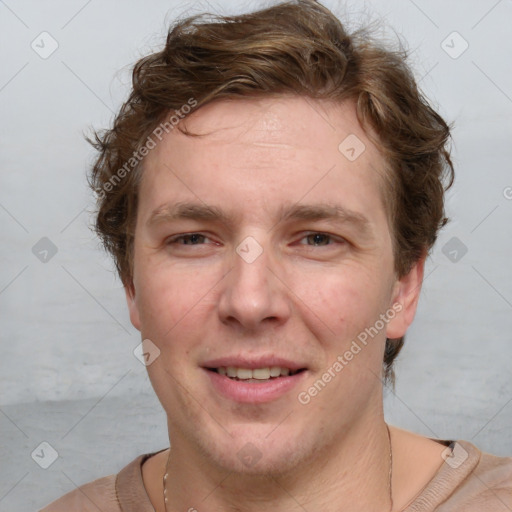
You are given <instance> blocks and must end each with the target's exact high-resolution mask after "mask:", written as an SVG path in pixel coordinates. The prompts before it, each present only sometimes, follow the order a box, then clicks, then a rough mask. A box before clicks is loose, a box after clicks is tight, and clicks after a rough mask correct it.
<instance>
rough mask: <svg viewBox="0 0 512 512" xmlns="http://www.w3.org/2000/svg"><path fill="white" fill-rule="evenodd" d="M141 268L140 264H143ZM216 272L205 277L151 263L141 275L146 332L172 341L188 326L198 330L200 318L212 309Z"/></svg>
mask: <svg viewBox="0 0 512 512" xmlns="http://www.w3.org/2000/svg"><path fill="white" fill-rule="evenodd" d="M139 268H140V267H139ZM212 274H213V273H209V274H207V275H205V273H204V272H203V273H201V276H199V275H198V273H197V272H195V271H193V270H191V269H186V270H184V269H181V270H180V269H178V268H167V269H164V268H162V267H160V268H159V269H156V268H155V267H153V266H152V265H151V263H148V264H147V266H146V267H145V268H142V269H141V272H140V274H139V286H138V289H137V296H138V305H139V311H140V318H141V325H142V334H143V336H145V337H148V338H150V339H151V338H155V340H161V342H163V341H164V340H167V339H169V340H171V339H173V337H174V336H176V335H177V333H178V332H181V331H183V329H185V328H186V326H187V325H188V326H191V328H193V330H194V329H195V330H197V328H198V325H201V324H200V323H199V324H198V317H201V316H204V315H205V314H206V311H207V310H208V311H209V310H211V308H212V307H213V304H214V303H213V301H212V300H211V299H210V296H211V295H212V294H214V287H215V283H216V282H217V281H218V279H216V278H215V275H212Z"/></svg>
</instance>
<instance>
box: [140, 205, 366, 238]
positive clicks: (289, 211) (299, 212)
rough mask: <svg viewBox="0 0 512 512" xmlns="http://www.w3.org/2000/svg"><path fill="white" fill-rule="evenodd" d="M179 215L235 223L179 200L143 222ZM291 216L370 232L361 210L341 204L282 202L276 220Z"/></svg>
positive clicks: (214, 210)
mask: <svg viewBox="0 0 512 512" xmlns="http://www.w3.org/2000/svg"><path fill="white" fill-rule="evenodd" d="M182 219H189V220H202V221H210V222H219V223H223V224H226V225H228V226H231V225H233V223H234V222H233V221H234V219H233V217H232V216H230V215H228V214H227V213H225V212H224V211H223V210H222V209H221V208H218V207H216V206H209V205H206V204H201V203H194V202H180V203H174V204H168V205H163V206H160V207H158V208H156V209H155V210H154V211H153V212H152V213H151V215H150V216H149V218H148V220H147V222H146V225H147V226H153V225H155V224H160V223H164V222H170V221H173V220H182ZM293 220H309V221H320V220H327V221H334V222H340V223H343V224H352V225H353V226H354V227H356V228H357V229H358V230H359V231H360V232H361V234H363V235H364V236H370V235H371V234H372V229H371V222H370V221H369V219H368V218H367V217H365V216H364V215H363V214H362V213H359V212H355V211H352V210H349V209H347V208H344V207H342V206H341V205H334V204H323V203H322V204H302V205H293V206H283V207H282V208H281V209H280V210H279V212H278V216H277V221H276V224H277V223H279V222H286V221H288V222H289V221H293Z"/></svg>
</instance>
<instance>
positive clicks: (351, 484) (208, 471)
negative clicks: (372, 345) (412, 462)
mask: <svg viewBox="0 0 512 512" xmlns="http://www.w3.org/2000/svg"><path fill="white" fill-rule="evenodd" d="M361 423H362V424H361ZM173 439H176V436H174V437H173ZM183 448H185V449H183ZM389 472H390V445H389V437H388V431H387V427H386V424H385V422H384V419H383V416H382V415H380V416H379V417H378V418H375V417H373V418H371V420H369V421H362V422H360V423H358V424H357V425H352V426H351V427H350V428H349V429H348V430H346V431H344V432H343V433H342V434H340V437H339V438H334V439H332V440H331V442H330V443H328V444H326V445H325V446H324V448H323V449H322V450H319V451H317V452H316V453H314V454H313V455H312V456H311V457H310V458H309V460H304V461H303V462H302V463H301V464H300V465H298V466H297V467H296V468H294V469H293V470H292V471H288V472H286V473H281V474H272V475H270V474H269V473H266V474H264V475H252V474H240V473H235V472H230V471H229V470H226V469H224V468H221V467H219V466H218V465H215V464H212V463H211V462H209V461H205V458H204V456H202V455H201V454H198V453H195V451H194V450H193V449H191V447H190V446H187V441H186V440H185V439H180V440H179V441H178V440H175V441H174V442H173V447H172V449H171V453H170V456H169V460H168V465H167V473H168V478H167V482H166V489H167V496H168V497H169V501H168V504H167V511H168V512H175V511H178V510H180V511H181V510H189V509H192V510H193V509H196V510H197V511H198V512H202V511H204V510H208V511H217V510H223V511H231V512H235V511H242V510H243V511H244V512H263V511H265V510H268V509H269V508H271V509H272V510H275V511H277V512H279V511H283V512H284V511H287V512H288V511H290V510H297V511H302V510H304V509H307V510H324V511H327V512H330V511H332V512H335V511H336V512H339V511H343V512H356V511H358V512H359V511H360V510H365V511H368V512H373V511H375V512H377V511H378V512H382V511H383V510H385V511H387V510H390V509H391V508H392V504H391V501H390V473H389Z"/></svg>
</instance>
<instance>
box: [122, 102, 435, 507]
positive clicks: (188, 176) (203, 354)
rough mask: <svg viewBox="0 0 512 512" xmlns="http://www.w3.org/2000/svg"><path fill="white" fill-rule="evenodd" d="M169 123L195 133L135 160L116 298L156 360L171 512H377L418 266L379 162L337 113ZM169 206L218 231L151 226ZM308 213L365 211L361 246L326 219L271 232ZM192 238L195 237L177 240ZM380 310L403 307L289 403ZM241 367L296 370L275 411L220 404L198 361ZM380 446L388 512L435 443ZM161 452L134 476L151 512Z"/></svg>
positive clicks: (343, 108) (283, 105) (411, 489)
mask: <svg viewBox="0 0 512 512" xmlns="http://www.w3.org/2000/svg"><path fill="white" fill-rule="evenodd" d="M182 123H184V125H185V126H186V128H187V130H190V131H192V132H194V133H201V134H203V136H201V137H187V136H185V135H183V134H182V133H181V132H180V131H179V130H177V129H175V130H173V131H171V132H170V133H169V134H168V135H166V136H165V138H164V139H163V140H162V142H161V143H159V144H158V145H157V147H156V148H155V149H154V150H152V151H151V152H150V153H149V154H148V156H147V157H146V158H145V161H144V173H143V179H142V183H141V188H140V199H139V201H140V202H139V208H138V212H137V222H136V228H135V242H134V275H133V284H132V285H131V286H127V287H126V296H127V302H128V306H129V310H130V318H131V321H132V324H133V325H134V326H135V327H136V328H137V329H139V330H140V331H141V335H142V339H150V340H151V341H152V343H154V345H156V346H157V347H158V349H159V350H160V355H159V356H158V357H157V358H156V359H155V361H154V362H153V363H152V364H151V365H149V366H148V367H147V369H148V373H149V377H150V380H151V382H152V385H153V387H154V389H155V392H156V394H157V396H158V398H159V400H160V402H161V403H162V406H163V408H164V410H165V411H166V413H167V418H168V431H169V438H170V440H171V444H172V453H171V456H170V460H169V467H168V471H169V480H168V495H169V496H171V497H172V499H170V501H169V504H168V509H169V510H173V511H174V510H176V511H177V510H189V509H190V508H191V507H195V508H196V509H197V510H198V511H199V512H200V511H202V510H208V511H209V512H210V511H221V510H223V511H237V510H244V511H248V512H256V511H263V510H268V509H269V508H270V507H271V508H272V509H273V510H276V511H281V510H282V511H287V512H289V511H295V510H297V511H298V510H303V508H302V507H305V508H306V509H307V510H326V511H339V510H344V511H356V510H357V511H360V510H366V511H379V512H382V511H383V510H389V507H390V502H389V488H388V474H389V442H388V436H387V431H386V426H385V423H384V417H383V397H382V381H381V380H380V375H381V367H382V359H383V351H384V346H385V340H386V337H390V338H398V337H400V336H402V335H403V334H404V333H405V332H406V330H407V328H408V327H409V325H410V323H411V322H412V320H413V318H414V314H415V311H416V307H417V302H418V298H419V293H420V289H421V281H422V277H423V267H424V258H423V259H421V260H420V261H418V262H417V264H416V265H414V266H413V268H412V269H411V271H410V273H409V274H408V275H406V276H404V277H402V278H401V279H398V278H397V276H396V275H395V272H394V261H393V254H392V240H391V234H390V226H389V224H388V220H387V215H386V210H385V207H384V204H383V200H382V197H383V194H382V183H383V179H382V174H383V172H384V170H383V169H384V161H383V158H382V156H381V155H380V153H379V151H378V150H377V148H376V147H375V146H374V145H373V144H372V143H371V142H370V140H369V139H368V137H367V136H366V134H365V132H364V131H363V129H362V128H361V126H360V125H359V123H358V121H357V118H356V114H355V107H354V105H353V104H352V103H350V102H345V103H342V104H338V105H334V104H330V103H326V102H320V101H312V100H309V99H304V98H300V97H274V98H265V99H261V100H255V99H244V100H241V99H240V100H236V101H217V102H214V103H211V104H209V105H206V106H204V107H202V108H200V109H198V110H197V111H196V112H194V113H192V114H190V115H189V116H188V117H187V118H186V119H185V120H184V121H182ZM350 134H355V135H356V136H357V137H358V138H359V139H360V141H362V142H363V143H364V145H365V148H366V149H365V150H364V151H363V152H362V154H361V155H360V156H359V157H358V158H357V159H356V160H355V161H349V160H348V159H347V158H346V157H345V156H344V155H343V154H342V153H341V152H340V151H339V150H338V146H339V145H340V143H341V142H342V141H343V140H344V139H345V138H346V137H347V136H348V135H350ZM178 202H197V203H200V204H203V205H208V206H213V207H218V208H221V209H222V210H224V211H225V212H226V214H229V215H231V216H232V222H231V223H226V222H220V221H212V220H192V219H179V220H170V219H164V218H162V216H160V217H161V218H160V221H159V222H154V223H153V224H151V223H150V222H149V221H150V219H151V218H152V216H153V214H154V212H155V211H162V207H163V206H164V205H175V204H176V203H178ZM319 203H322V204H325V203H329V204H336V205H339V206H342V207H344V208H345V209H350V210H352V211H353V212H356V213H358V214H361V215H364V216H365V217H366V219H367V221H368V229H367V233H366V235H365V234H363V230H362V229H361V228H360V227H358V226H355V225H352V224H350V223H343V222H339V221H334V220H314V221H312V220H289V221H280V220H279V217H278V212H279V209H280V208H281V207H288V206H292V205H296V204H301V205H302V204H319ZM190 233H197V234H198V235H203V237H201V236H196V237H193V238H192V239H191V238H186V239H183V238H181V239H179V238H178V239H176V238H175V237H176V236H177V235H183V234H190ZM315 233H317V234H318V235H319V236H317V237H315V236H311V235H314V234H315ZM325 235H328V236H325ZM248 236H251V237H253V238H254V239H255V240H256V241H257V242H258V244H259V245H260V247H261V248H262V250H263V252H262V254H261V255H260V256H259V257H258V258H257V259H256V260H255V261H253V262H252V263H248V262H246V261H245V260H244V259H242V258H241V257H240V256H239V255H238V254H237V252H236V248H237V246H238V245H239V244H240V243H241V242H242V241H243V240H244V239H245V238H246V237H248ZM173 237H174V238H173ZM393 304H400V305H401V311H400V312H399V313H397V314H395V316H394V318H392V319H390V320H389V321H388V322H386V324H385V326H384V328H383V329H381V330H380V331H379V333H378V334H377V335H376V336H375V337H374V338H373V339H371V342H369V343H368V344H367V345H366V346H364V348H363V349H362V350H361V351H360V352H359V353H358V354H357V355H356V356H355V357H354V358H353V359H352V360H351V361H350V362H349V363H348V364H347V365H346V366H345V367H344V368H343V370H342V371H341V372H339V373H338V374H337V375H336V377H335V378H334V379H332V381H331V382H330V383H329V384H328V385H327V386H325V388H324V389H322V391H321V392H320V393H318V394H317V395H316V396H315V397H314V398H312V399H311V401H310V402H309V403H308V404H306V405H304V404H302V403H300V402H299V401H298V399H297V394H298V393H299V392H300V391H304V390H307V389H308V388H309V387H310V386H312V385H313V383H314V382H315V381H317V380H318V379H320V378H321V377H322V374H323V373H324V372H325V371H326V370H327V369H328V368H329V367H332V365H333V363H334V362H335V361H336V360H337V357H338V356H339V355H341V354H344V353H345V351H346V350H348V349H349V347H350V345H351V343H352V341H353V340H354V339H356V337H357V335H358V334H359V333H361V332H362V331H364V330H365V328H367V327H370V326H373V325H374V324H375V322H376V320H378V319H379V315H381V314H383V313H385V312H386V311H388V310H389V309H390V308H392V306H393ZM242 354H249V355H252V356H254V355H258V354H266V355H267V354H276V355H278V356H281V357H285V358H288V359H292V360H294V361H299V362H301V363H305V365H306V366H307V372H306V373H305V375H304V376H303V380H302V382H301V383H300V386H299V387H298V388H296V389H293V390H292V391H290V392H289V393H286V394H285V395H284V396H281V397H279V398H278V399H276V400H274V401H271V402H268V403H257V404H255V403H244V404H241V403H236V402H234V401H231V400H228V399H226V398H224V397H222V396H220V395H219V394H217V392H216V391H215V390H214V389H213V388H212V386H211V384H210V381H209V378H208V375H207V374H206V372H205V370H204V369H202V368H201V364H202V363H204V362H205V361H206V360H207V359H212V358H216V357H222V356H228V355H229V356H237V355H242ZM255 385H257V384H255ZM391 433H392V446H393V500H394V504H395V507H394V510H399V509H400V508H402V507H403V506H405V505H406V504H407V503H408V502H409V501H410V500H411V499H413V498H414V496H415V495H416V494H417V493H418V492H419V491H420V490H421V488H422V487H423V486H424V485H425V484H426V483H427V482H428V481H429V479H430V478H431V477H432V475H433V474H434V473H435V471H436V470H437V469H438V468H439V466H440V465H441V463H442V459H441V455H440V454H441V452H442V450H443V449H444V446H442V445H440V444H439V443H436V442H434V441H432V440H429V439H427V438H423V437H421V436H416V435H415V434H412V433H407V432H406V431H402V430H400V429H395V428H392V429H391ZM249 442H250V443H252V445H254V446H255V447H256V450H257V451H258V453H259V454H260V455H261V457H260V459H259V461H258V462H257V463H256V464H255V465H253V466H251V467H248V466H246V465H245V464H244V463H243V461H242V460H241V459H240V458H239V457H238V455H237V454H238V452H239V450H241V449H243V448H244V446H246V444H247V443H249ZM167 456H168V452H167V451H166V452H163V453H161V454H159V455H157V456H155V457H152V458H151V459H149V461H148V462H147V463H146V464H145V465H144V467H143V478H144V484H145V486H146V489H147V492H148V495H149V497H150V499H151V501H152V503H153V505H154V507H155V509H156V510H157V512H163V511H164V510H165V508H164V503H163V498H162V496H163V489H162V483H161V481H162V476H163V474H164V472H165V464H166V461H167Z"/></svg>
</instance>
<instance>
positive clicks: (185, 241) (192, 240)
mask: <svg viewBox="0 0 512 512" xmlns="http://www.w3.org/2000/svg"><path fill="white" fill-rule="evenodd" d="M205 240H209V238H207V237H206V236H205V235H202V234H201V233H185V234H183V235H176V236H173V237H171V238H169V239H168V240H167V244H168V245H171V244H176V245H201V244H203V243H205Z"/></svg>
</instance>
